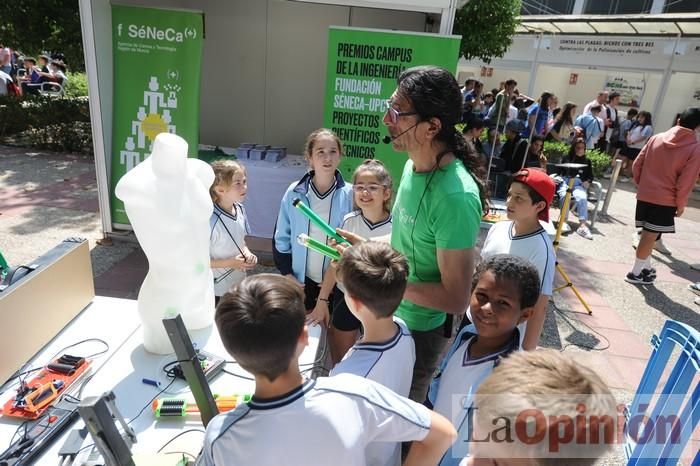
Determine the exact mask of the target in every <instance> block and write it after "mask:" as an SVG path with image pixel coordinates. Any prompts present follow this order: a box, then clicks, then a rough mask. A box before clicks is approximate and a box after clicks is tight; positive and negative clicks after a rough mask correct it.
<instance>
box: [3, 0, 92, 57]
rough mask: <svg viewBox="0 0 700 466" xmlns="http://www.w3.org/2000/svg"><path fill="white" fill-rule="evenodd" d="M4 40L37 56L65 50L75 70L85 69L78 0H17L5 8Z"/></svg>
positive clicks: (64, 52) (9, 45)
mask: <svg viewBox="0 0 700 466" xmlns="http://www.w3.org/2000/svg"><path fill="white" fill-rule="evenodd" d="M0 43H2V44H4V45H5V46H6V47H11V48H13V49H17V50H20V51H22V52H23V53H24V54H25V55H33V56H35V57H36V56H37V55H38V54H39V53H41V52H42V51H46V52H49V53H56V52H61V53H63V54H64V55H65V57H66V64H67V66H68V68H69V69H71V70H84V69H85V62H84V56H83V40H82V33H81V29H80V15H79V11H78V0H13V1H12V2H8V3H7V5H5V7H4V8H3V9H2V21H0Z"/></svg>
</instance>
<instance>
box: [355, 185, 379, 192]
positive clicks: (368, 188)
mask: <svg viewBox="0 0 700 466" xmlns="http://www.w3.org/2000/svg"><path fill="white" fill-rule="evenodd" d="M382 189H384V186H382V185H380V184H355V185H353V186H352V190H353V191H355V192H356V193H362V192H364V191H367V192H368V193H370V194H377V193H378V192H379V191H380V190H382Z"/></svg>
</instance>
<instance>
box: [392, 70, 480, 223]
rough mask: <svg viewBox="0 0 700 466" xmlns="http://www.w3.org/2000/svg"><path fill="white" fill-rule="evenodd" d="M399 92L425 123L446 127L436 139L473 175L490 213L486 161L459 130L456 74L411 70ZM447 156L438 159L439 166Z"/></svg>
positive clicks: (400, 83) (459, 98) (459, 96)
mask: <svg viewBox="0 0 700 466" xmlns="http://www.w3.org/2000/svg"><path fill="white" fill-rule="evenodd" d="M398 92H399V93H400V94H401V95H402V96H403V97H405V98H406V99H408V100H410V101H411V103H412V104H413V110H414V111H415V112H416V113H417V114H418V117H419V118H420V119H421V120H422V121H427V120H429V119H431V118H437V119H438V120H440V123H441V124H442V126H441V128H440V132H439V133H438V134H437V135H436V136H435V139H436V140H437V141H440V142H442V143H444V144H445V145H446V146H447V149H449V152H452V153H453V154H454V155H455V157H457V158H458V159H459V160H461V161H462V163H463V164H464V167H465V168H466V169H467V171H469V172H470V173H471V175H472V177H473V178H474V181H475V182H476V185H477V186H478V188H479V198H480V200H481V208H482V210H483V211H484V212H487V211H488V195H487V191H486V173H485V170H484V166H483V164H482V160H481V159H480V157H477V156H475V155H474V154H473V153H471V151H468V149H467V146H466V141H465V140H464V137H463V136H462V133H460V132H459V130H457V128H455V125H456V124H457V123H458V122H459V120H460V118H461V117H462V94H461V92H460V90H459V85H458V84H457V81H456V80H455V78H454V76H452V73H450V72H449V71H447V70H446V69H444V68H440V67H437V66H416V67H413V68H409V69H407V70H405V71H404V72H403V73H401V76H399V79H398ZM446 153H448V152H445V153H442V154H440V155H439V156H438V160H437V165H438V166H439V164H440V159H441V158H442V157H443V156H444V155H445V154H446Z"/></svg>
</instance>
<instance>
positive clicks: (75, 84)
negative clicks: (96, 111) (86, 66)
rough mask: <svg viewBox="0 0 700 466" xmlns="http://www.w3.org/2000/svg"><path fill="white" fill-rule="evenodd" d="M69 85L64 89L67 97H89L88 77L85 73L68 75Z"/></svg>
mask: <svg viewBox="0 0 700 466" xmlns="http://www.w3.org/2000/svg"><path fill="white" fill-rule="evenodd" d="M67 77H68V84H66V87H65V88H64V89H63V91H64V92H65V94H66V97H83V96H87V95H88V83H87V75H86V74H85V73H67Z"/></svg>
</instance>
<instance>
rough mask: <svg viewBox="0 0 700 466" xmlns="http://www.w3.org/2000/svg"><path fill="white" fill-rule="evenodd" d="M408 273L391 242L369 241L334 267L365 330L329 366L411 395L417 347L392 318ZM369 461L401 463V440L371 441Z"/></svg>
mask: <svg viewBox="0 0 700 466" xmlns="http://www.w3.org/2000/svg"><path fill="white" fill-rule="evenodd" d="M407 277H408V263H407V262H406V258H405V257H404V256H403V255H401V254H400V253H398V252H396V251H395V250H394V249H393V248H392V247H391V246H390V245H389V244H387V243H382V242H378V241H365V242H363V243H359V244H357V245H355V246H353V247H351V248H348V249H347V250H346V251H345V252H344V253H343V256H342V258H341V259H340V261H339V262H338V265H337V268H336V278H337V279H338V283H340V284H342V285H343V287H344V288H345V302H346V304H347V305H348V309H350V312H352V314H353V315H354V316H355V317H357V319H358V320H359V321H360V322H361V323H362V328H363V330H364V334H363V336H362V338H361V339H360V340H359V341H358V342H357V343H356V344H355V345H353V347H352V348H350V350H349V351H348V352H347V354H346V355H345V357H344V358H343V360H342V361H340V362H339V363H338V364H337V365H336V366H335V367H334V368H333V370H332V371H331V374H330V375H331V376H334V375H337V374H355V375H359V376H360V377H365V378H367V379H369V380H373V381H375V382H378V383H380V384H382V385H384V386H385V387H387V388H390V389H391V390H393V391H394V392H396V393H397V394H399V395H401V396H405V397H407V396H408V394H409V391H410V390H411V382H412V380H413V365H414V364H415V362H416V349H415V345H414V343H413V337H412V336H411V332H410V331H409V330H408V327H406V324H405V323H404V322H403V321H402V320H401V319H399V318H398V317H394V311H395V310H396V308H397V307H399V304H400V303H401V299H403V294H404V291H406V281H407ZM366 457H367V464H371V465H377V466H380V465H382V466H383V465H386V466H391V465H394V466H396V465H399V464H400V462H401V448H400V444H399V443H394V444H391V443H387V442H383V443H373V444H371V445H369V446H368V447H367V456H366Z"/></svg>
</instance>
